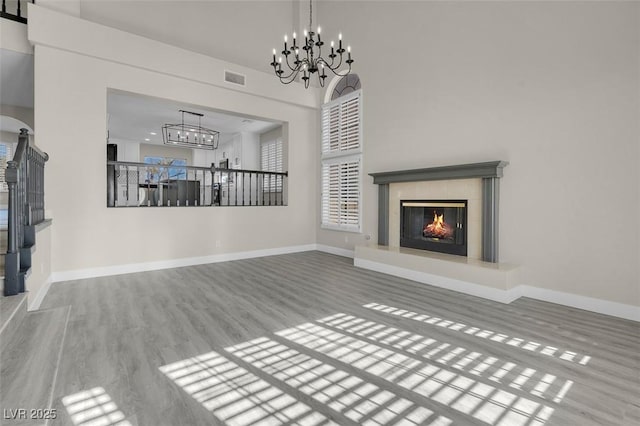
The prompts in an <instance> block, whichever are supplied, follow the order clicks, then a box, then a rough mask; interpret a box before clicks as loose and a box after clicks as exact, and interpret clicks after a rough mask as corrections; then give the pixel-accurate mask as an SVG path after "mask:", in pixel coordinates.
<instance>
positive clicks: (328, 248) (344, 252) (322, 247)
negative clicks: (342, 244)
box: [316, 244, 355, 259]
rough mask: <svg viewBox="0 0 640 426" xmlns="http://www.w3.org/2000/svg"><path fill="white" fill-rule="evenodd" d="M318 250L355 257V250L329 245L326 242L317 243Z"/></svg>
mask: <svg viewBox="0 0 640 426" xmlns="http://www.w3.org/2000/svg"><path fill="white" fill-rule="evenodd" d="M316 250H318V251H322V252H324V253H329V254H335V255H336V256H342V257H348V258H350V259H353V258H354V256H355V252H354V251H353V250H347V249H343V248H339V247H333V246H327V245H324V244H316Z"/></svg>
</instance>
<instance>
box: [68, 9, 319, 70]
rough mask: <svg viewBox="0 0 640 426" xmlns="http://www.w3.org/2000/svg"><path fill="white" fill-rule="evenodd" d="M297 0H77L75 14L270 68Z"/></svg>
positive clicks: (290, 27) (294, 19) (291, 23)
mask: <svg viewBox="0 0 640 426" xmlns="http://www.w3.org/2000/svg"><path fill="white" fill-rule="evenodd" d="M298 1H299V0H269V1H248V0H243V1H237V0H235V1H221V0H215V1H188V2H185V1H147V0H81V2H80V4H81V6H80V13H81V16H82V17H83V18H84V19H87V20H90V21H94V22H97V23H101V24H104V25H108V26H110V27H114V28H119V29H121V30H124V31H128V32H131V33H134V34H138V35H141V36H144V37H149V38H151V39H154V40H159V41H162V42H164V43H168V44H172V45H174V46H178V47H183V48H185V49H188V50H192V51H194V52H200V53H204V54H206V55H209V56H212V57H214V58H219V59H224V60H226V61H229V62H231V63H234V64H239V65H244V66H247V67H251V68H254V69H257V70H261V71H263V72H270V71H271V67H270V65H269V63H270V62H271V49H272V48H274V47H277V48H280V47H281V46H280V45H281V43H282V42H283V35H284V33H285V31H286V32H288V33H289V36H291V33H292V32H293V28H294V25H295V24H296V23H297V16H296V15H295V11H296V10H297V9H296V3H297V2H298ZM305 11H307V12H306V13H308V9H307V7H305ZM305 19H308V15H307V18H305ZM298 33H301V31H299V30H298ZM265 43H266V44H265Z"/></svg>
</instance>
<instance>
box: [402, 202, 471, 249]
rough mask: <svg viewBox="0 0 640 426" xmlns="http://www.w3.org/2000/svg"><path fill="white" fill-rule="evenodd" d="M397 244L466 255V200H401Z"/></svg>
mask: <svg viewBox="0 0 640 426" xmlns="http://www.w3.org/2000/svg"><path fill="white" fill-rule="evenodd" d="M400 246H401V247H411V248H417V249H422V250H429V251H436V252H441V253H449V254H456V255H459V256H466V255H467V200H402V201H401V202H400Z"/></svg>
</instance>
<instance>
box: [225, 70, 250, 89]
mask: <svg viewBox="0 0 640 426" xmlns="http://www.w3.org/2000/svg"><path fill="white" fill-rule="evenodd" d="M245 78H246V76H244V75H242V74H238V73H236V72H232V71H227V70H225V71H224V81H226V82H227V83H232V84H237V85H239V86H244V85H245Z"/></svg>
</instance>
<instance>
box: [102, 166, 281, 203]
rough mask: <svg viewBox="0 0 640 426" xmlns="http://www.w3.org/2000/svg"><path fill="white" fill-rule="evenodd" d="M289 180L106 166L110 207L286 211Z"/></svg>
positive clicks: (259, 174) (249, 173)
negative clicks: (280, 208)
mask: <svg viewBox="0 0 640 426" xmlns="http://www.w3.org/2000/svg"><path fill="white" fill-rule="evenodd" d="M287 175H288V174H287V172H284V173H279V172H265V171H261V170H243V169H219V168H215V167H194V166H175V165H158V164H145V163H133V162H125V161H107V207H203V206H221V207H226V206H283V205H286V204H287V197H286V190H287Z"/></svg>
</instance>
